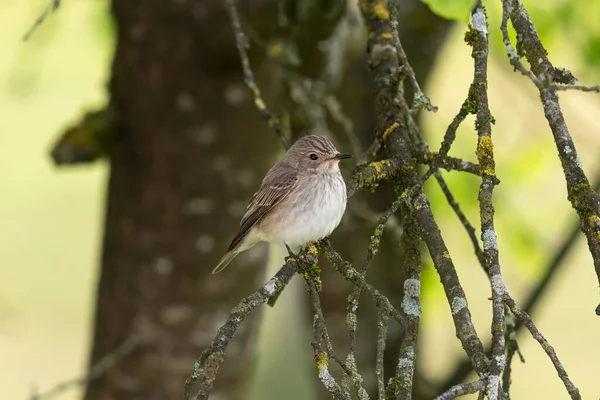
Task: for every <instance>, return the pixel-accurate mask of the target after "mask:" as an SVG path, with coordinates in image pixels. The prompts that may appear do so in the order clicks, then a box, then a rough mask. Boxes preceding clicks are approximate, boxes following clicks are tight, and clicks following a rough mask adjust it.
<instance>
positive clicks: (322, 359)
mask: <svg viewBox="0 0 600 400" xmlns="http://www.w3.org/2000/svg"><path fill="white" fill-rule="evenodd" d="M315 365H316V366H317V369H318V370H319V372H321V370H322V369H323V368H327V366H328V365H329V355H328V354H327V352H326V351H322V352H320V353H319V354H317V355H316V356H315Z"/></svg>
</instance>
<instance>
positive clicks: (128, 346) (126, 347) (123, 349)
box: [29, 334, 140, 400]
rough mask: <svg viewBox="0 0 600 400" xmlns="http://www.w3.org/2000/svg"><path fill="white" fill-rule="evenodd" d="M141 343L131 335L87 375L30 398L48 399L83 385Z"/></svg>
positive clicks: (105, 370)
mask: <svg viewBox="0 0 600 400" xmlns="http://www.w3.org/2000/svg"><path fill="white" fill-rule="evenodd" d="M139 343H140V338H139V337H138V336H137V335H135V334H134V335H131V336H130V337H128V338H127V339H125V341H124V342H123V343H122V344H121V345H120V346H119V347H117V348H116V349H115V350H114V351H113V352H112V353H109V354H107V355H106V356H104V357H102V358H101V359H100V360H99V361H98V362H97V363H96V364H94V365H92V367H91V368H90V370H89V373H88V374H87V375H85V376H82V377H79V378H76V379H73V380H70V381H66V382H61V383H59V384H58V385H56V386H54V387H53V388H52V389H50V390H48V391H47V392H45V393H41V394H37V393H34V394H32V395H31V397H30V398H29V399H30V400H48V399H51V398H54V397H56V396H58V395H60V394H62V393H63V392H65V391H66V390H68V389H71V388H74V387H82V386H84V385H85V384H87V383H88V382H90V381H92V380H94V379H96V378H99V377H100V376H102V375H104V374H105V373H106V372H107V371H108V370H110V369H111V368H112V367H114V366H115V365H117V364H118V363H119V362H120V361H121V360H122V359H123V358H125V357H126V356H127V355H128V354H130V353H131V352H132V351H133V350H134V349H135V348H136V347H137V346H138V345H139Z"/></svg>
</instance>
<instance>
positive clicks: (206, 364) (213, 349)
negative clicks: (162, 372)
mask: <svg viewBox="0 0 600 400" xmlns="http://www.w3.org/2000/svg"><path fill="white" fill-rule="evenodd" d="M316 259H317V251H316V248H314V246H313V247H309V249H308V250H306V251H305V252H303V253H301V254H300V256H299V260H295V259H289V260H288V261H287V262H286V263H285V264H284V265H283V267H281V269H280V270H279V271H278V272H277V273H276V274H275V276H273V278H271V279H270V280H269V281H268V282H267V283H265V284H264V286H263V287H261V288H260V289H259V290H258V291H256V292H254V293H252V294H251V295H249V296H247V297H246V298H244V299H242V301H240V302H239V303H238V305H237V306H236V307H235V308H234V309H233V310H232V311H231V314H230V315H229V318H228V319H227V321H226V322H225V323H224V324H223V325H222V326H221V327H220V328H219V330H218V331H217V335H216V336H215V338H214V340H213V341H212V343H211V344H210V346H209V347H208V348H207V349H206V350H204V352H203V353H202V355H201V356H200V357H199V358H198V360H196V362H195V363H194V371H193V373H192V375H191V376H190V377H189V378H188V380H187V381H186V382H185V388H184V393H183V398H184V399H185V400H189V399H190V398H191V396H192V390H193V389H194V387H195V385H196V382H197V381H198V380H200V388H199V389H198V393H197V395H196V397H195V398H196V399H197V400H206V399H208V396H209V394H210V392H211V390H212V387H213V384H214V381H215V379H216V378H217V373H218V371H219V367H220V365H221V363H222V362H223V358H224V356H225V349H226V348H227V346H228V345H229V342H230V341H231V339H232V338H233V336H234V335H235V333H236V332H237V330H238V329H239V327H240V325H241V323H242V322H243V321H244V319H245V318H246V316H248V315H249V314H250V313H251V312H252V311H254V310H255V309H256V308H258V307H259V306H260V305H261V304H264V303H266V302H267V300H269V298H270V297H271V296H273V295H274V294H275V292H276V290H275V289H276V288H277V287H278V286H280V285H283V286H285V285H286V284H287V283H288V282H289V281H290V280H291V279H292V277H293V276H294V275H295V274H296V272H297V271H298V268H299V267H300V265H301V264H302V265H304V264H307V265H314V264H315V263H316Z"/></svg>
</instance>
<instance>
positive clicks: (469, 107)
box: [465, 96, 477, 114]
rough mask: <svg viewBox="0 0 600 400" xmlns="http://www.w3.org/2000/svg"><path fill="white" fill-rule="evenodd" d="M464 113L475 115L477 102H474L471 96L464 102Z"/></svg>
mask: <svg viewBox="0 0 600 400" xmlns="http://www.w3.org/2000/svg"><path fill="white" fill-rule="evenodd" d="M465 111H466V112H467V114H476V113H477V100H475V98H473V97H472V96H469V97H468V98H467V101H465Z"/></svg>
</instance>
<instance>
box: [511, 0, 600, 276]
mask: <svg viewBox="0 0 600 400" xmlns="http://www.w3.org/2000/svg"><path fill="white" fill-rule="evenodd" d="M502 4H503V7H502V11H503V16H502V26H501V29H502V36H503V40H504V44H505V46H506V48H507V54H508V58H509V60H510V62H511V64H512V65H514V66H515V68H517V69H519V71H521V72H523V73H525V75H527V76H528V77H530V78H531V79H532V80H533V81H534V83H535V82H538V81H542V82H543V81H548V82H551V83H563V84H569V85H572V84H574V83H575V81H576V79H575V78H574V77H573V75H571V73H570V72H569V71H567V70H565V69H559V68H555V67H554V66H553V65H552V63H551V62H550V60H549V59H548V52H547V51H546V49H545V48H544V46H543V44H542V42H541V41H540V39H539V37H538V35H537V31H536V30H535V28H534V26H533V23H532V22H531V19H530V18H529V14H528V13H527V10H526V9H525V7H523V4H522V3H521V2H520V1H519V0H502ZM508 18H510V20H511V22H512V25H513V27H514V29H515V30H516V32H517V34H518V36H517V37H518V39H519V42H518V43H517V49H522V50H523V52H524V56H525V58H526V59H527V61H528V63H529V65H530V67H531V72H529V71H527V70H526V69H525V68H524V67H523V66H522V65H520V63H519V62H518V57H519V55H520V54H519V53H518V52H517V51H514V48H513V47H512V45H511V44H510V39H509V37H508V31H507V20H508ZM524 69H525V71H523V70H524ZM534 78H535V79H534ZM536 86H538V88H539V92H540V98H541V101H542V107H543V109H544V114H545V116H546V119H547V121H548V125H549V126H550V129H551V131H552V134H553V136H554V141H555V143H556V147H557V149H558V154H559V158H560V161H561V164H562V167H563V171H564V175H565V180H566V183H567V193H568V199H569V201H570V202H571V204H572V206H573V208H575V210H577V213H578V214H579V218H580V221H581V229H582V231H583V232H584V233H585V235H586V237H587V241H588V247H589V249H590V253H591V255H592V259H593V260H594V267H595V270H596V276H597V277H598V281H599V283H600V242H599V241H598V235H599V234H600V216H599V215H600V196H599V195H598V194H597V193H596V192H594V191H593V190H592V188H591V186H590V184H589V181H588V179H587V177H586V175H585V172H584V171H583V166H582V164H581V161H580V160H579V157H578V156H577V150H576V148H575V143H574V142H573V139H572V138H571V134H570V132H569V129H568V128H567V125H566V122H565V119H564V116H563V114H562V110H561V108H560V104H559V101H558V96H557V94H556V90H555V88H553V87H546V86H544V85H542V86H540V85H538V83H536Z"/></svg>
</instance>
